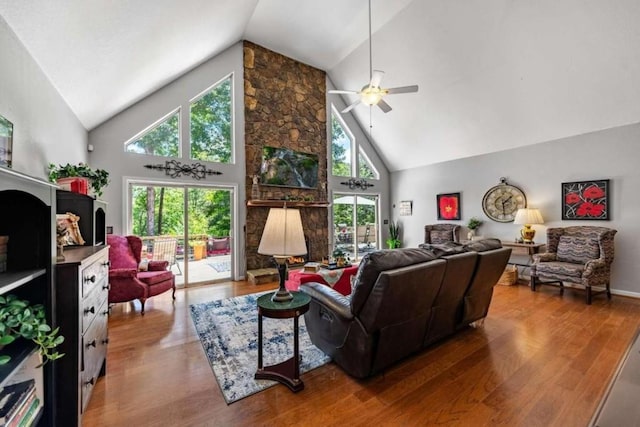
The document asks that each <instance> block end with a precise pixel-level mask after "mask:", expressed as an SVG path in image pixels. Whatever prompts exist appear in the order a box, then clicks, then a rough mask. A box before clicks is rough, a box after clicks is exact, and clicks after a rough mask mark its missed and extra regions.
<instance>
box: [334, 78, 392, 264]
mask: <svg viewBox="0 0 640 427" xmlns="http://www.w3.org/2000/svg"><path fill="white" fill-rule="evenodd" d="M332 89H335V86H334V84H333V82H331V80H330V79H329V77H328V76H327V91H329V90H332ZM332 104H333V105H335V107H336V109H337V110H338V112H339V113H340V111H342V110H343V109H344V108H345V107H346V106H347V105H346V104H345V102H344V101H343V99H342V98H341V97H340V96H338V95H331V94H327V138H328V141H327V156H328V159H329V162H328V165H329V168H331V165H330V162H331V114H332V110H331V105H332ZM357 108H367V107H364V106H359V107H357ZM340 116H341V117H342V119H343V120H344V123H345V124H346V125H347V127H348V128H349V130H350V131H351V133H352V134H353V137H354V138H355V140H356V142H357V144H360V145H361V146H362V147H363V148H364V151H365V153H366V154H367V156H368V157H369V160H370V161H371V163H372V164H373V166H374V167H375V168H376V170H377V171H378V173H379V174H380V179H379V180H375V179H367V181H368V182H369V183H371V184H373V185H374V186H373V187H370V188H368V189H367V190H366V191H361V190H349V187H348V186H346V185H342V184H340V183H341V182H345V181H347V178H345V177H338V176H333V175H331V170H329V171H328V173H327V177H328V178H327V181H328V191H329V200H331V199H332V194H333V193H334V192H339V193H354V194H365V195H366V194H378V195H379V203H380V223H381V224H382V223H383V221H385V220H387V219H390V212H391V211H390V209H389V206H390V199H389V186H390V181H389V179H390V177H389V171H388V169H387V166H386V165H385V164H384V161H383V160H382V158H381V157H380V155H379V154H378V152H377V151H376V149H375V147H374V146H373V145H372V144H371V141H369V136H368V135H367V133H365V131H364V130H363V128H362V127H360V124H359V123H358V121H357V120H356V119H355V117H354V116H353V114H351V113H346V114H342V113H340ZM331 212H332V211H331V209H330V210H329V224H331V223H332V221H333V217H332V215H331ZM380 228H381V230H380V231H381V236H380V238H381V240H380V243H381V244H380V248H385V247H386V245H385V243H384V242H385V240H386V239H387V236H388V234H389V233H388V227H387V226H386V225H384V224H383V225H382V226H381V227H380ZM331 239H332V236H331V235H330V236H329V240H331ZM332 244H333V242H331V241H330V242H329V245H330V251H329V253H331V251H333V245H332Z"/></svg>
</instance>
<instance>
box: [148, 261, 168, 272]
mask: <svg viewBox="0 0 640 427" xmlns="http://www.w3.org/2000/svg"><path fill="white" fill-rule="evenodd" d="M168 266H169V261H149V271H162V270H166V269H167V267H168Z"/></svg>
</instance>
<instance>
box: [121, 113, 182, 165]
mask: <svg viewBox="0 0 640 427" xmlns="http://www.w3.org/2000/svg"><path fill="white" fill-rule="evenodd" d="M124 149H125V151H127V152H130V153H138V154H149V155H153V156H164V157H179V155H180V154H179V153H180V109H178V110H176V111H173V112H171V113H170V114H169V115H168V116H165V117H163V118H162V119H160V120H159V121H158V122H156V123H154V124H153V125H151V126H150V127H149V128H147V129H145V130H144V131H142V132H141V133H139V134H138V135H136V136H134V137H133V138H131V139H130V140H129V141H127V142H126V143H125V144H124Z"/></svg>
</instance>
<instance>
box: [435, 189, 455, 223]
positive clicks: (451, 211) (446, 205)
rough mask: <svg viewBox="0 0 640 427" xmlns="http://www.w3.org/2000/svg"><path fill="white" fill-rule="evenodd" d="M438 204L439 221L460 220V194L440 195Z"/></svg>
mask: <svg viewBox="0 0 640 427" xmlns="http://www.w3.org/2000/svg"><path fill="white" fill-rule="evenodd" d="M436 203H437V205H438V219H439V220H459V219H460V193H447V194H438V195H437V196H436Z"/></svg>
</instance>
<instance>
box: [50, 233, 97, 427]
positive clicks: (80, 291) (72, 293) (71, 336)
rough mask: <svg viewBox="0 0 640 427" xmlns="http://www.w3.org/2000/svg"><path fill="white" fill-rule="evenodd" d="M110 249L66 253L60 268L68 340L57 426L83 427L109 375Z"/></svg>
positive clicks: (60, 370) (59, 367)
mask: <svg viewBox="0 0 640 427" xmlns="http://www.w3.org/2000/svg"><path fill="white" fill-rule="evenodd" d="M108 251H109V249H108V247H106V246H80V247H75V248H72V249H65V251H64V257H65V260H64V261H59V262H58V263H57V265H56V315H57V319H58V326H60V332H61V333H62V335H64V337H65V342H64V343H63V345H62V348H61V350H62V351H63V352H64V353H66V355H65V357H63V358H62V359H60V360H58V361H56V362H59V363H56V370H55V375H56V390H55V392H56V395H57V396H64V398H62V399H58V405H57V408H56V409H57V411H56V424H57V425H59V426H79V425H81V423H82V413H83V412H84V411H85V409H86V407H87V403H88V402H89V399H90V397H91V392H92V391H93V387H94V386H95V383H96V381H97V380H98V377H100V376H103V375H105V373H106V363H107V359H106V355H107V343H108V342H109V338H108V333H107V320H108V316H109V305H108V302H107V301H108V295H109V281H108V279H109V252H108Z"/></svg>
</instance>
